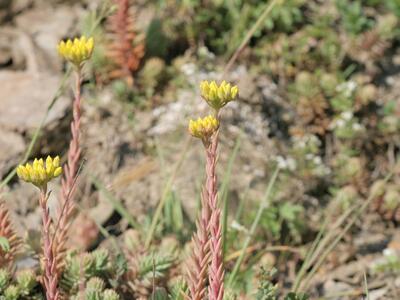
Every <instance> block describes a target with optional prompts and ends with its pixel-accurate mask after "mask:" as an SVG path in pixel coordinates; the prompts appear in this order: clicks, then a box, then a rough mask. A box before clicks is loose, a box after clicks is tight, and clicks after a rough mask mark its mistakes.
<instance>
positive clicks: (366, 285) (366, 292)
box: [364, 272, 369, 300]
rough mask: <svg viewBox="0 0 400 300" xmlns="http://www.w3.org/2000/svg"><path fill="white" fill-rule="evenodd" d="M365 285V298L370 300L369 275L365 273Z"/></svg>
mask: <svg viewBox="0 0 400 300" xmlns="http://www.w3.org/2000/svg"><path fill="white" fill-rule="evenodd" d="M364 285H365V296H366V297H367V300H369V289H368V281H367V274H366V273H365V272H364Z"/></svg>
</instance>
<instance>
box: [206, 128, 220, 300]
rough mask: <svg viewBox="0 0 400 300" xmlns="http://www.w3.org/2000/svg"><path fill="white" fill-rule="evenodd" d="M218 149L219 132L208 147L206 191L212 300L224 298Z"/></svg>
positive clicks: (210, 297)
mask: <svg viewBox="0 0 400 300" xmlns="http://www.w3.org/2000/svg"><path fill="white" fill-rule="evenodd" d="M217 148H218V131H217V132H216V133H215V134H214V136H213V138H212V140H211V143H210V144H209V145H206V176H207V179H206V191H207V195H208V204H209V206H210V209H211V219H210V223H209V231H210V252H211V265H210V270H209V276H208V278H209V287H208V294H209V299H210V300H222V299H223V297H224V266H223V258H222V226H221V209H220V208H219V207H218V191H217V175H216V171H215V169H216V163H217Z"/></svg>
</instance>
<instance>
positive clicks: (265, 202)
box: [228, 167, 280, 287]
mask: <svg viewBox="0 0 400 300" xmlns="http://www.w3.org/2000/svg"><path fill="white" fill-rule="evenodd" d="M279 170H280V169H279V167H276V169H275V171H274V173H273V174H272V177H271V179H270V180H269V183H268V186H267V189H266V191H265V194H264V197H263V198H262V199H261V202H260V206H259V207H258V211H257V215H256V217H255V219H254V221H253V224H252V225H251V228H250V231H249V234H248V236H247V237H246V239H245V241H244V243H243V246H242V249H241V253H240V256H239V258H238V259H237V261H236V263H235V266H234V268H233V271H232V273H231V274H230V275H229V278H228V286H229V287H232V285H233V283H234V281H235V277H236V275H237V273H238V272H239V268H240V266H241V265H242V262H243V259H244V256H245V254H246V249H247V247H248V246H249V244H250V242H251V239H252V238H253V235H254V233H255V231H256V229H257V227H258V223H259V222H260V219H261V216H262V213H263V212H264V210H265V209H266V208H267V207H268V205H269V199H270V196H271V193H272V188H273V186H274V184H275V181H276V179H277V178H278V174H279Z"/></svg>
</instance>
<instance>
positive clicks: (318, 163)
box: [313, 156, 322, 165]
mask: <svg viewBox="0 0 400 300" xmlns="http://www.w3.org/2000/svg"><path fill="white" fill-rule="evenodd" d="M313 162H314V164H316V165H320V164H322V159H321V157H319V156H315V157H314V159H313Z"/></svg>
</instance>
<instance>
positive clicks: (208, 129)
mask: <svg viewBox="0 0 400 300" xmlns="http://www.w3.org/2000/svg"><path fill="white" fill-rule="evenodd" d="M218 127H219V122H218V120H217V119H216V118H215V117H213V116H211V115H210V116H207V117H205V118H203V119H202V118H198V119H197V120H190V121H189V132H190V134H191V135H192V136H194V137H197V138H200V139H202V140H203V141H206V140H208V139H209V138H210V137H211V136H212V135H213V134H214V132H216V131H217V130H218Z"/></svg>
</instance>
